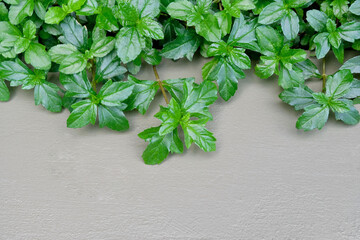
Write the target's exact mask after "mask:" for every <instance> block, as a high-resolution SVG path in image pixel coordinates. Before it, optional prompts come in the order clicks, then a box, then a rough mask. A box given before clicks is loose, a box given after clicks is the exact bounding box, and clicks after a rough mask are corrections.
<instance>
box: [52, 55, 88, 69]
mask: <svg viewBox="0 0 360 240" xmlns="http://www.w3.org/2000/svg"><path fill="white" fill-rule="evenodd" d="M86 65H87V59H86V58H85V56H84V55H83V54H81V53H79V52H76V53H73V54H70V55H69V56H67V57H66V58H64V59H63V61H62V62H61V64H60V67H59V72H61V73H65V74H75V73H78V72H81V71H82V70H84V69H85V68H86Z"/></svg>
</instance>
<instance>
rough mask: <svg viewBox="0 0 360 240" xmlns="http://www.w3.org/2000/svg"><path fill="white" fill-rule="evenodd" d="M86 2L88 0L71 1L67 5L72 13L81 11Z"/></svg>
mask: <svg viewBox="0 0 360 240" xmlns="http://www.w3.org/2000/svg"><path fill="white" fill-rule="evenodd" d="M85 2H86V0H69V1H68V4H67V5H68V7H69V8H70V11H71V12H75V11H77V10H79V9H80V8H81V7H82V6H83V5H84V4H85Z"/></svg>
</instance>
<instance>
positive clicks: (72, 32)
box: [59, 16, 88, 51]
mask: <svg viewBox="0 0 360 240" xmlns="http://www.w3.org/2000/svg"><path fill="white" fill-rule="evenodd" d="M60 28H61V32H62V35H63V36H61V37H60V38H59V40H60V41H61V42H62V43H69V44H72V45H74V46H75V47H76V48H77V49H79V50H82V51H85V50H86V49H87V47H88V46H87V45H88V31H87V28H86V27H84V26H81V24H80V23H78V22H77V21H76V20H75V19H74V18H73V17H70V16H67V17H66V18H65V19H64V21H62V22H61V23H60Z"/></svg>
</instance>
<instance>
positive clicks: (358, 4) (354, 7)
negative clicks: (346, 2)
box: [349, 0, 360, 15]
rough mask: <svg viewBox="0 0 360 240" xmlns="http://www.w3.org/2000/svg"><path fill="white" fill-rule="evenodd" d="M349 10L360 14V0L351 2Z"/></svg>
mask: <svg viewBox="0 0 360 240" xmlns="http://www.w3.org/2000/svg"><path fill="white" fill-rule="evenodd" d="M349 11H350V12H351V13H353V14H355V15H360V0H356V1H355V2H354V3H353V4H351V6H350V8H349Z"/></svg>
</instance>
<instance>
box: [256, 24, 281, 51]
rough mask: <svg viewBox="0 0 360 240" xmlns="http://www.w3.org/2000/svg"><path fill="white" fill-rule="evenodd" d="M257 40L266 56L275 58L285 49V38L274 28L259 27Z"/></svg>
mask: <svg viewBox="0 0 360 240" xmlns="http://www.w3.org/2000/svg"><path fill="white" fill-rule="evenodd" d="M256 38H257V40H258V43H259V46H260V48H261V52H262V53H263V54H264V55H267V56H273V55H275V54H276V53H278V52H279V51H280V50H281V49H282V48H283V42H284V39H283V37H282V36H281V35H280V34H279V33H278V32H277V31H276V30H275V29H273V28H272V27H268V26H260V27H257V28H256Z"/></svg>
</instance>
